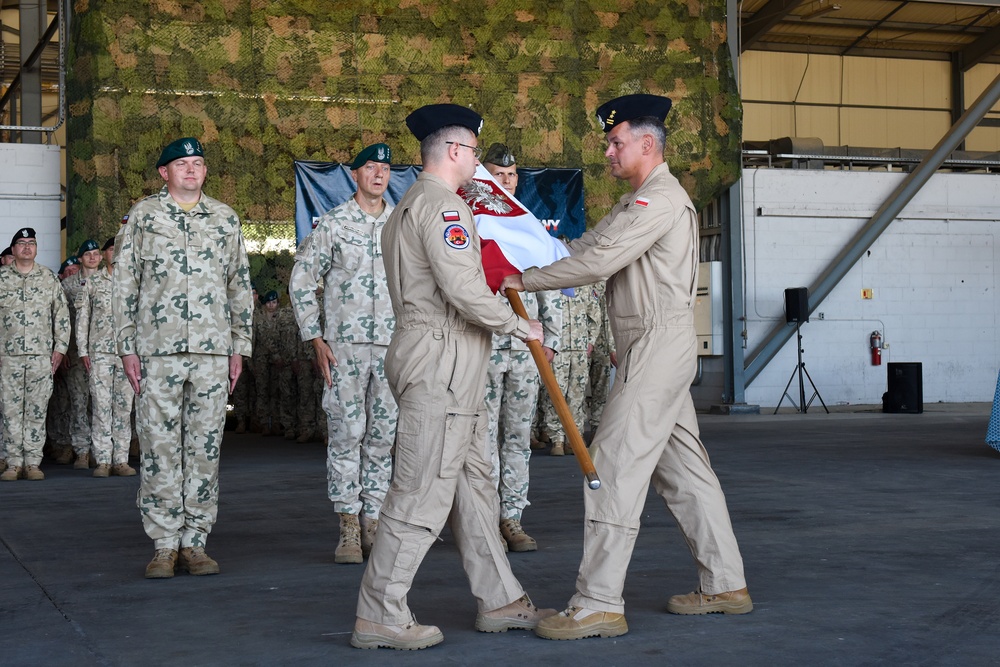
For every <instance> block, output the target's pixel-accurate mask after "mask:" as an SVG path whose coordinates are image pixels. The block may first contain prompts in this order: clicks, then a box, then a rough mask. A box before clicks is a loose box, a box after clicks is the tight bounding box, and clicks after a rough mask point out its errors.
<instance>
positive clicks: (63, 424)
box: [45, 368, 70, 446]
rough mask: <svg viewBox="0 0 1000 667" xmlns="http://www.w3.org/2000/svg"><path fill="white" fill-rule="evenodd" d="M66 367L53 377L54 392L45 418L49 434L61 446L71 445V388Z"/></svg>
mask: <svg viewBox="0 0 1000 667" xmlns="http://www.w3.org/2000/svg"><path fill="white" fill-rule="evenodd" d="M66 373H67V370H66V369H65V368H60V369H59V370H58V371H56V374H55V376H53V378H52V392H51V396H50V397H49V408H48V414H47V415H46V418H45V423H46V427H47V429H48V436H49V438H50V439H51V440H52V442H53V443H55V444H56V445H59V446H64V445H69V411H70V402H69V389H68V388H67V385H66Z"/></svg>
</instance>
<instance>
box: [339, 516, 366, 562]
mask: <svg viewBox="0 0 1000 667" xmlns="http://www.w3.org/2000/svg"><path fill="white" fill-rule="evenodd" d="M363 560H364V556H363V555H362V553H361V525H360V524H359V523H358V515H357V514H348V513H347V512H341V513H340V543H339V544H337V550H336V551H335V552H334V553H333V562H334V563H360V562H362V561H363Z"/></svg>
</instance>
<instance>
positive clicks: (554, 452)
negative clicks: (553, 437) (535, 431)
mask: <svg viewBox="0 0 1000 667" xmlns="http://www.w3.org/2000/svg"><path fill="white" fill-rule="evenodd" d="M565 453H566V445H564V444H563V441H562V440H557V441H556V442H553V443H552V449H550V450H549V456H562V455H563V454H565Z"/></svg>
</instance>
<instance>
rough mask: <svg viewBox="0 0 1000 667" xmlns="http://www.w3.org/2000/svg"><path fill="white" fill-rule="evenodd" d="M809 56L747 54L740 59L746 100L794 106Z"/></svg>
mask: <svg viewBox="0 0 1000 667" xmlns="http://www.w3.org/2000/svg"><path fill="white" fill-rule="evenodd" d="M807 59H808V56H806V55H804V54H799V53H772V52H770V51H747V52H746V53H744V54H743V56H742V57H741V58H740V84H741V86H742V94H743V98H744V99H748V100H774V101H780V102H790V101H792V100H793V99H795V91H796V90H797V89H798V87H799V80H800V79H801V78H802V73H803V72H804V71H805V69H806V61H807Z"/></svg>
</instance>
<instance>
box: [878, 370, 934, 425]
mask: <svg viewBox="0 0 1000 667" xmlns="http://www.w3.org/2000/svg"><path fill="white" fill-rule="evenodd" d="M887 373H888V375H889V378H888V379H889V391H887V392H885V393H884V394H883V395H882V412H907V413H910V414H920V413H921V412H923V411H924V372H923V366H922V365H921V364H920V363H918V362H890V363H889V364H888V365H887Z"/></svg>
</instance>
